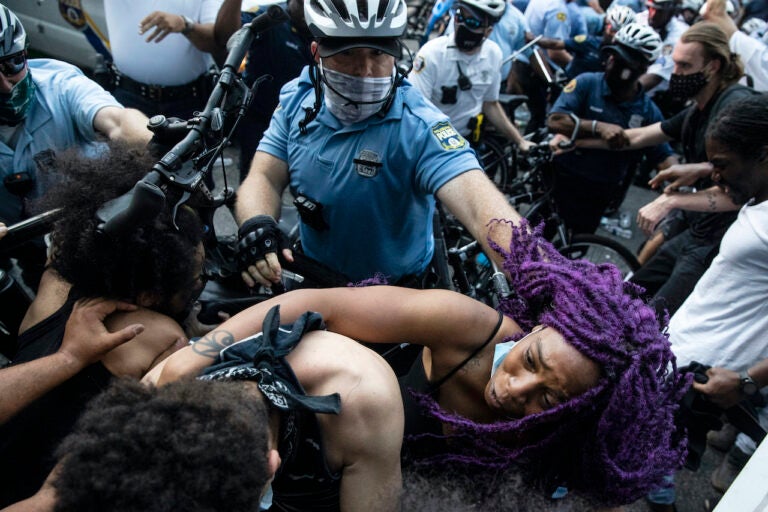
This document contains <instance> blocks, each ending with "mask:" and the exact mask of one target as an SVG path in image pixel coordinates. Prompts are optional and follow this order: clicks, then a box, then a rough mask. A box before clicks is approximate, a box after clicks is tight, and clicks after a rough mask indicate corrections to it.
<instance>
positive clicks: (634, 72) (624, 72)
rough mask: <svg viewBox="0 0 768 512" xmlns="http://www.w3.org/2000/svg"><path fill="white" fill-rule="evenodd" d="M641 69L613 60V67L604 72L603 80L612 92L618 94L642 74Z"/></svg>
mask: <svg viewBox="0 0 768 512" xmlns="http://www.w3.org/2000/svg"><path fill="white" fill-rule="evenodd" d="M642 74H643V71H642V70H640V69H633V68H630V67H627V66H625V65H623V64H622V63H621V62H614V64H613V67H612V68H611V69H609V70H606V72H605V81H606V83H608V87H609V88H610V89H611V92H612V93H614V94H619V93H622V92H624V91H626V90H627V89H628V88H630V87H632V84H634V83H635V81H636V80H637V79H638V78H640V76H642Z"/></svg>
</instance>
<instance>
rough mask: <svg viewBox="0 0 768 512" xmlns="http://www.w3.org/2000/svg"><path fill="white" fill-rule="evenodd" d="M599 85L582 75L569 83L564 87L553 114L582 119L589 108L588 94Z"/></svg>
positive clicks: (554, 106)
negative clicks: (557, 113) (575, 116)
mask: <svg viewBox="0 0 768 512" xmlns="http://www.w3.org/2000/svg"><path fill="white" fill-rule="evenodd" d="M596 86H597V84H596V83H595V81H594V80H593V79H592V77H591V76H590V75H587V74H581V75H579V76H577V77H576V78H574V79H573V80H571V81H570V82H568V83H567V84H566V85H565V87H563V92H562V93H560V96H559V97H558V98H557V101H556V102H555V104H554V105H553V106H552V110H551V112H559V113H563V114H571V113H573V114H576V115H577V116H579V117H581V116H582V115H583V114H582V112H584V111H585V110H586V108H587V106H588V105H587V104H586V103H587V100H588V94H589V91H590V89H591V88H592V87H596Z"/></svg>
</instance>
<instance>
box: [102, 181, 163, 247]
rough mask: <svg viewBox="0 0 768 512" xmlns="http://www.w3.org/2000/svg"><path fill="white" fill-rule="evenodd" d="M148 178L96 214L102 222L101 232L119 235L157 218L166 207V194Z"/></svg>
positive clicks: (106, 204) (105, 205) (108, 203)
mask: <svg viewBox="0 0 768 512" xmlns="http://www.w3.org/2000/svg"><path fill="white" fill-rule="evenodd" d="M147 178H149V179H147ZM147 178H145V179H143V180H141V181H139V182H137V183H136V185H134V187H133V188H132V189H131V190H130V192H128V193H126V194H123V195H122V196H120V197H118V198H116V199H113V200H111V201H109V202H107V203H105V204H104V205H103V206H102V207H101V208H99V211H98V212H96V216H97V217H98V218H99V220H100V221H101V223H100V224H99V226H98V227H97V229H98V230H99V231H101V232H102V233H105V234H107V235H119V234H122V233H125V232H128V231H129V230H131V229H134V228H135V227H136V226H141V225H143V224H146V223H147V222H149V221H150V220H152V219H154V218H155V217H157V215H158V214H159V213H160V211H161V210H162V209H163V207H164V206H165V194H164V193H163V191H162V190H160V187H158V186H157V185H156V184H155V183H153V180H152V179H151V177H150V176H147Z"/></svg>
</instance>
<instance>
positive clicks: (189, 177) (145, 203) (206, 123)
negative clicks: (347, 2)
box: [96, 5, 288, 234]
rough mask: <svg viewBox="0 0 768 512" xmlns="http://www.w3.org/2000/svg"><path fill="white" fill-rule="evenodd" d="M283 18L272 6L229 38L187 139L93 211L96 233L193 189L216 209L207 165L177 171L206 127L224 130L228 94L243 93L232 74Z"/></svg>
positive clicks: (144, 218) (143, 216)
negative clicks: (120, 193) (207, 180)
mask: <svg viewBox="0 0 768 512" xmlns="http://www.w3.org/2000/svg"><path fill="white" fill-rule="evenodd" d="M287 19H288V15H287V14H286V13H285V11H284V10H283V9H282V8H280V7H278V6H277V5H271V6H270V7H269V8H268V9H267V11H266V12H264V13H263V14H261V15H259V16H257V17H256V18H255V19H254V20H253V21H252V22H251V23H249V24H247V25H244V26H243V27H242V28H241V29H240V30H238V31H237V32H236V33H235V34H234V35H233V36H232V37H231V38H230V41H229V42H228V44H227V47H228V48H229V54H228V55H227V59H226V61H225V63H224V66H223V68H222V71H221V74H220V76H219V79H218V81H217V82H216V86H215V87H214V89H213V92H211V95H210V96H209V97H208V101H207V103H206V105H205V108H204V109H203V111H202V112H200V113H199V114H198V115H196V116H195V117H194V118H193V119H192V120H190V121H188V122H187V127H188V130H189V131H188V133H187V134H186V136H185V137H184V138H183V139H182V140H181V141H180V142H179V143H177V144H176V145H175V146H174V147H173V148H172V149H171V150H170V151H168V152H167V153H166V154H165V155H164V156H163V157H162V158H161V159H160V160H159V161H158V162H157V163H156V164H155V165H154V167H153V168H152V170H151V171H149V172H148V173H147V175H146V176H145V177H144V178H142V179H141V180H140V181H139V182H137V183H136V185H135V186H134V187H133V189H131V190H130V191H129V192H128V193H126V194H124V195H123V196H120V197H118V198H116V199H113V200H112V201H109V202H107V203H106V204H105V205H103V206H102V207H101V208H100V209H99V210H98V211H97V213H96V216H97V218H98V220H99V226H98V229H99V230H100V231H102V232H104V233H107V234H116V233H120V232H123V231H125V230H128V229H131V227H133V226H136V225H141V224H143V223H146V222H148V221H150V220H151V219H153V218H154V217H155V216H157V214H158V213H160V211H162V209H163V208H164V207H165V206H166V203H168V202H169V199H172V200H173V204H174V205H175V206H174V208H176V209H177V208H178V206H180V205H181V204H182V203H184V202H186V201H187V200H188V199H189V198H190V196H191V194H192V192H194V191H201V192H202V193H203V196H204V199H203V202H204V203H206V204H205V205H206V206H211V207H215V206H216V202H215V201H214V199H213V197H212V196H211V194H210V191H208V189H207V187H205V185H204V183H203V182H204V178H205V176H206V174H207V172H208V169H209V166H206V165H202V166H201V168H200V169H195V170H194V172H191V173H187V174H185V175H182V174H181V173H179V170H180V169H182V166H183V165H184V164H185V163H186V162H188V161H190V160H192V159H193V158H195V157H196V156H200V154H202V153H204V151H200V150H201V149H204V145H203V144H202V141H203V139H204V137H205V136H206V134H207V133H208V132H209V131H210V130H211V127H213V129H214V130H215V131H219V130H220V129H221V127H222V126H223V121H222V108H223V109H224V111H225V112H226V110H227V107H228V106H229V105H227V104H226V103H227V101H228V100H229V97H228V96H229V95H227V92H229V91H231V90H234V89H235V88H237V87H240V88H245V89H247V87H246V86H245V85H244V84H243V83H242V79H241V78H240V77H239V76H238V75H237V70H238V68H239V66H240V63H241V62H242V60H243V58H244V57H245V54H246V52H247V51H248V48H249V46H250V45H251V41H253V38H254V36H255V35H256V34H258V33H260V32H263V31H265V30H268V29H269V28H271V27H272V26H274V25H277V24H279V23H282V22H284V21H286V20H287ZM249 96H250V94H248V95H246V98H245V100H244V101H243V102H242V104H240V105H239V109H238V113H237V117H238V119H239V118H240V117H242V116H243V115H244V114H245V111H246V109H247V107H248V102H249V101H250V97H249ZM222 103H224V105H222ZM220 151H221V147H218V148H217V149H216V150H215V151H214V154H213V156H212V157H211V158H209V159H208V161H212V160H214V159H215V157H216V156H217V154H218V153H219V152H220ZM172 191H175V194H174V195H176V196H178V200H176V199H177V198H176V197H173V198H169V197H167V196H168V194H169V192H172Z"/></svg>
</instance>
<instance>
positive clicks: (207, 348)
mask: <svg viewBox="0 0 768 512" xmlns="http://www.w3.org/2000/svg"><path fill="white" fill-rule="evenodd" d="M234 342H235V337H234V336H233V335H232V333H231V332H228V331H221V330H216V331H213V332H209V333H208V334H207V335H206V336H205V337H204V338H202V339H201V340H199V341H197V342H196V343H193V344H192V350H194V351H195V353H196V354H199V355H201V356H203V357H209V358H211V359H216V358H217V357H218V356H219V352H221V351H222V349H225V348H227V347H228V346H230V345H232V344H233V343H234Z"/></svg>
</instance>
